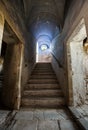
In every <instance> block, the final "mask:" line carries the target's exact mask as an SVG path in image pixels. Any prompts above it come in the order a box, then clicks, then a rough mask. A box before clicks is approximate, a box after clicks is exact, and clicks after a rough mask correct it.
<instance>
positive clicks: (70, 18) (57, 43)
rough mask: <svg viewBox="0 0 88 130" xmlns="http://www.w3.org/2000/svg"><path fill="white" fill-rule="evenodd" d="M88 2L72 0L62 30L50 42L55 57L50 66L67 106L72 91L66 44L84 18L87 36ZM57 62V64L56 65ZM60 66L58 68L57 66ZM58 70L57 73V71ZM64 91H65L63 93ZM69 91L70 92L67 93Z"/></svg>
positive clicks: (70, 102) (71, 102)
mask: <svg viewBox="0 0 88 130" xmlns="http://www.w3.org/2000/svg"><path fill="white" fill-rule="evenodd" d="M87 5H88V1H87V0H85V1H84V0H77V1H76V0H73V2H72V3H71V6H70V8H69V10H68V14H67V17H66V19H65V24H64V28H63V30H62V33H61V35H60V36H58V37H56V38H55V39H54V40H53V42H52V48H53V51H52V53H53V55H54V56H55V57H56V59H57V60H55V58H53V59H52V65H53V68H54V70H55V72H56V75H57V77H58V80H59V83H60V86H61V87H62V90H63V92H64V94H65V97H66V100H67V104H69V105H72V104H73V101H71V98H72V94H71V93H72V91H73V90H69V88H68V80H67V76H68V72H67V59H66V57H67V53H66V48H67V46H66V44H67V42H68V39H69V38H70V36H71V34H72V32H73V31H74V29H75V28H76V26H77V25H78V24H79V23H80V21H81V19H82V18H84V20H85V25H86V30H87V34H88V14H87V12H88V6H87ZM57 61H59V63H57ZM58 64H60V66H59V65H58ZM57 70H58V71H57ZM72 89H73V88H72ZM65 90H66V91H65ZM69 91H70V92H69Z"/></svg>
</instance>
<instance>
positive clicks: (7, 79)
mask: <svg viewBox="0 0 88 130" xmlns="http://www.w3.org/2000/svg"><path fill="white" fill-rule="evenodd" d="M22 54H23V48H22V44H10V45H8V46H7V51H6V56H5V59H4V81H3V88H2V101H3V104H4V105H5V106H7V107H8V108H10V109H19V107H20V98H21V85H20V84H21V83H20V82H21V67H22Z"/></svg>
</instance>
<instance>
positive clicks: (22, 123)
mask: <svg viewBox="0 0 88 130" xmlns="http://www.w3.org/2000/svg"><path fill="white" fill-rule="evenodd" d="M12 130H37V121H34V120H33V121H27V120H18V121H16V123H15V125H14V126H13V128H12Z"/></svg>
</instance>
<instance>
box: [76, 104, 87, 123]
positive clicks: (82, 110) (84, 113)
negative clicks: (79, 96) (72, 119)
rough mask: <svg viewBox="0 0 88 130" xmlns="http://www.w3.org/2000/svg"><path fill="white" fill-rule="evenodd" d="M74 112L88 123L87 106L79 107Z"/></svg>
mask: <svg viewBox="0 0 88 130" xmlns="http://www.w3.org/2000/svg"><path fill="white" fill-rule="evenodd" d="M76 110H77V111H78V112H79V113H80V114H81V117H83V118H84V119H85V120H87V121H88V105H82V106H79V107H77V108H76Z"/></svg>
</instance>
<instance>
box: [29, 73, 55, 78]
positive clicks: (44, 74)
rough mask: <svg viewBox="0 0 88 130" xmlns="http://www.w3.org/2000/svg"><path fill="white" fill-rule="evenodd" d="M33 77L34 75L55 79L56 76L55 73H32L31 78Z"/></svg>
mask: <svg viewBox="0 0 88 130" xmlns="http://www.w3.org/2000/svg"><path fill="white" fill-rule="evenodd" d="M33 75H35V76H55V77H56V75H55V73H50V74H49V73H37V74H35V73H32V75H31V76H33Z"/></svg>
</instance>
